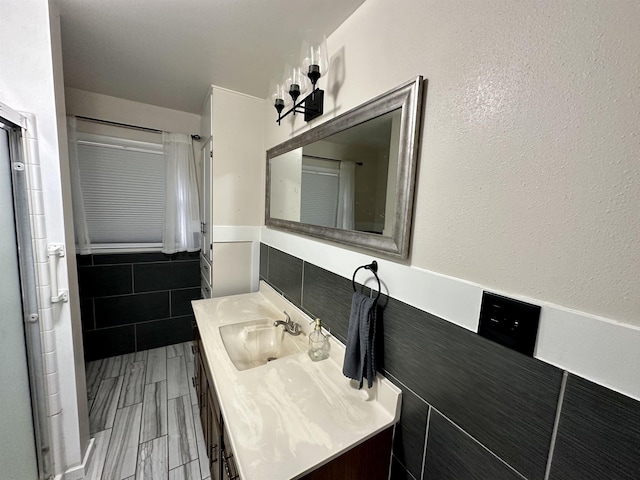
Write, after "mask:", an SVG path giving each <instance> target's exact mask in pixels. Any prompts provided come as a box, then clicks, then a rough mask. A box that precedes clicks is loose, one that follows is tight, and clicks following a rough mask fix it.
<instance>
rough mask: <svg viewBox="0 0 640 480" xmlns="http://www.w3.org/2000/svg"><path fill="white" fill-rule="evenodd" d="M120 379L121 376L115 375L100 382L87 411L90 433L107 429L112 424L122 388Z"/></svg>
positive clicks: (121, 379)
mask: <svg viewBox="0 0 640 480" xmlns="http://www.w3.org/2000/svg"><path fill="white" fill-rule="evenodd" d="M122 381H123V378H122V377H116V378H105V379H104V380H102V381H101V382H100V387H99V388H98V392H97V393H96V397H95V399H94V400H93V404H92V405H91V410H90V411H89V431H90V432H91V433H96V432H99V431H101V430H107V429H108V428H111V427H112V426H113V422H114V418H115V416H116V410H117V408H118V399H119V398H120V391H121V390H122Z"/></svg>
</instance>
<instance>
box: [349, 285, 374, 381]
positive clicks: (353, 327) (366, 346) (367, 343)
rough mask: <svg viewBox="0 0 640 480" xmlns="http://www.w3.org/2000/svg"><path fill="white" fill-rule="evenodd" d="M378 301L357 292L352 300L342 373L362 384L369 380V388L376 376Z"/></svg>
mask: <svg viewBox="0 0 640 480" xmlns="http://www.w3.org/2000/svg"><path fill="white" fill-rule="evenodd" d="M376 306H377V300H376V299H375V298H369V297H366V296H364V295H363V294H361V293H358V292H355V293H354V294H353V298H352V299H351V315H350V316H349V330H348V332H347V349H346V351H345V354H344V364H343V366H342V373H343V374H344V375H345V376H347V377H349V378H351V379H353V380H357V381H359V382H360V387H359V388H362V383H363V382H362V379H363V377H365V378H366V379H367V385H368V386H369V388H371V386H372V385H373V379H374V378H375V376H376V358H375V351H374V345H375V335H376V321H377V315H376V310H377V307H376Z"/></svg>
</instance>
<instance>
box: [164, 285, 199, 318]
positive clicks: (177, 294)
mask: <svg viewBox="0 0 640 480" xmlns="http://www.w3.org/2000/svg"><path fill="white" fill-rule="evenodd" d="M198 299H200V287H197V288H185V289H182V290H171V316H172V317H180V316H183V315H193V308H191V300H198Z"/></svg>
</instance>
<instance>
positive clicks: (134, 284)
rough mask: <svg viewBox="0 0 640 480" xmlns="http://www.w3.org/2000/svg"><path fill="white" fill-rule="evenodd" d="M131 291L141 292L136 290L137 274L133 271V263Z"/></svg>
mask: <svg viewBox="0 0 640 480" xmlns="http://www.w3.org/2000/svg"><path fill="white" fill-rule="evenodd" d="M131 292H132V293H139V292H136V274H135V273H134V271H133V263H132V264H131Z"/></svg>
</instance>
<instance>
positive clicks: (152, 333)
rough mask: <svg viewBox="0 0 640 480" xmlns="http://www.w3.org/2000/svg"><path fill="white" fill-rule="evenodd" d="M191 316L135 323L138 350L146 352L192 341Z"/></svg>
mask: <svg viewBox="0 0 640 480" xmlns="http://www.w3.org/2000/svg"><path fill="white" fill-rule="evenodd" d="M193 319H194V317H193V315H188V316H184V317H175V318H168V319H164V320H153V321H150V322H144V323H137V324H136V325H135V329H136V341H137V349H138V350H148V349H151V348H157V347H161V346H164V345H172V344H175V343H182V342H186V341H189V340H192V339H193V329H192V326H191V325H192V322H193Z"/></svg>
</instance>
